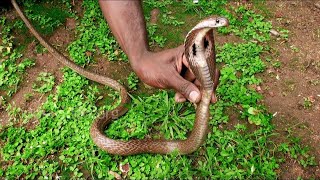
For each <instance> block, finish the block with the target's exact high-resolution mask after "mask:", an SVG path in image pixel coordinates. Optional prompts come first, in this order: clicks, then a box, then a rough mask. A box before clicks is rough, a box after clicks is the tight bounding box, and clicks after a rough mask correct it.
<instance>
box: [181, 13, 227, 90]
mask: <svg viewBox="0 0 320 180" xmlns="http://www.w3.org/2000/svg"><path fill="white" fill-rule="evenodd" d="M228 25H229V21H228V19H226V18H224V17H209V18H206V19H204V20H202V21H201V22H199V23H198V24H197V25H196V26H195V27H194V28H193V29H192V30H191V31H190V32H189V33H188V34H187V36H186V39H185V42H184V44H185V55H186V58H187V59H188V62H189V64H190V65H191V66H190V68H191V70H192V72H193V73H194V74H195V76H196V77H197V79H199V81H200V83H201V85H202V87H203V88H205V89H212V86H213V82H212V81H211V80H210V79H211V78H210V77H213V76H214V72H215V58H216V57H215V47H214V36H213V28H217V27H223V26H228ZM203 68H205V69H203ZM201 69H202V70H201ZM203 72H208V73H206V74H207V76H208V77H204V75H203Z"/></svg>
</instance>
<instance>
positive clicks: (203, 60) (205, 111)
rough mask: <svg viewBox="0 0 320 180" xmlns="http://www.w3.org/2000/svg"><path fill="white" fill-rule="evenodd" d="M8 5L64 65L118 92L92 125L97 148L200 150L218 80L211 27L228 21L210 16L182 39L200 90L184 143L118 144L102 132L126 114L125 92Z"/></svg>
mask: <svg viewBox="0 0 320 180" xmlns="http://www.w3.org/2000/svg"><path fill="white" fill-rule="evenodd" d="M11 2H12V4H13V6H14V8H15V9H16V10H17V12H18V14H19V16H20V17H21V18H22V20H23V21H24V22H25V24H26V25H27V27H28V28H29V29H30V31H31V32H32V34H33V35H34V36H35V37H36V38H37V39H38V40H39V41H40V43H41V44H42V45H43V46H44V47H45V48H47V50H48V51H49V52H50V53H51V54H52V55H53V56H54V57H55V58H57V59H58V60H59V61H60V62H61V63H62V64H63V65H65V66H67V67H69V68H71V69H72V70H74V71H76V72H77V73H79V74H80V75H82V76H84V77H86V78H88V79H90V80H92V81H96V82H98V83H101V84H103V85H106V86H109V87H111V88H113V89H114V90H116V91H119V92H120V96H121V103H120V105H119V106H118V107H117V108H115V109H114V110H112V111H110V112H107V113H105V114H102V115H101V116H99V117H98V118H97V119H96V120H95V121H94V122H93V124H92V126H91V129H90V134H91V137H92V139H93V141H94V143H95V144H96V145H97V146H98V147H100V148H101V149H103V150H105V151H107V152H108V153H110V154H118V155H133V154H139V153H159V154H169V153H172V152H173V151H178V152H179V153H180V154H189V153H192V152H194V151H195V150H197V149H198V148H199V147H200V145H201V144H202V143H203V141H204V140H205V138H206V136H207V131H208V122H209V116H210V114H209V105H210V100H211V96H212V93H213V92H214V90H213V89H214V82H216V81H215V80H216V79H217V78H218V77H217V76H218V73H216V72H218V71H217V70H216V67H215V47H214V38H213V28H216V27H222V26H226V25H228V20H227V19H226V18H223V17H219V18H213V17H211V18H207V19H205V20H203V21H201V22H200V23H199V24H197V25H196V26H195V27H194V28H193V29H192V30H191V31H190V32H189V33H188V35H187V36H186V39H185V43H184V44H185V56H186V58H187V60H188V63H189V65H190V68H191V70H192V72H193V73H194V74H195V76H196V78H197V79H198V80H199V81H200V83H201V89H200V90H201V96H202V98H201V101H200V103H199V104H198V106H197V110H196V119H195V123H194V127H193V130H192V131H191V133H190V135H189V137H188V138H187V139H186V140H153V139H142V140H129V141H121V140H114V139H111V138H108V137H106V136H105V134H104V130H105V128H106V126H107V125H108V124H109V123H110V122H111V121H112V120H113V119H116V118H119V117H120V116H122V115H123V114H125V113H126V112H127V111H128V109H127V108H126V107H125V104H126V103H127V102H128V101H129V97H128V94H127V91H126V89H125V88H124V87H123V86H122V85H121V84H120V83H118V82H117V81H116V80H113V79H111V78H108V77H104V76H101V75H98V74H95V73H92V72H90V71H88V70H86V69H83V68H81V67H79V66H78V65H76V64H75V63H74V62H72V61H71V60H69V59H68V58H67V57H65V56H64V55H63V54H62V53H60V52H59V51H58V50H57V49H55V48H54V47H53V46H52V45H51V44H49V43H48V42H47V41H46V40H44V39H43V38H42V37H41V35H40V34H39V33H38V32H37V31H36V30H35V29H34V27H33V26H32V25H31V23H30V21H29V20H28V19H27V18H26V17H25V15H24V14H23V12H22V11H21V9H20V8H19V6H18V4H17V3H16V1H15V0H11Z"/></svg>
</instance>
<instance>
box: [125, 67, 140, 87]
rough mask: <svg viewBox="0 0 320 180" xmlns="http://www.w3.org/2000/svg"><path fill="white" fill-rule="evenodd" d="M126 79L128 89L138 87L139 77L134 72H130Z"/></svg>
mask: <svg viewBox="0 0 320 180" xmlns="http://www.w3.org/2000/svg"><path fill="white" fill-rule="evenodd" d="M127 81H128V86H129V89H130V90H134V91H135V90H137V89H138V83H139V78H138V77H137V75H136V74H135V73H134V72H131V73H130V74H129V76H128V78H127Z"/></svg>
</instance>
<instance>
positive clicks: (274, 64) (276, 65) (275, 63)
mask: <svg viewBox="0 0 320 180" xmlns="http://www.w3.org/2000/svg"><path fill="white" fill-rule="evenodd" d="M272 66H273V67H274V68H280V67H281V61H278V60H277V61H275V62H273V63H272Z"/></svg>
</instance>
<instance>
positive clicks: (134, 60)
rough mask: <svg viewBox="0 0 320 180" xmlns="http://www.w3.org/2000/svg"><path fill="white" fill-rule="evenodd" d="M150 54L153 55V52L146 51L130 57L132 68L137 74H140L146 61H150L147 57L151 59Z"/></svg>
mask: <svg viewBox="0 0 320 180" xmlns="http://www.w3.org/2000/svg"><path fill="white" fill-rule="evenodd" d="M150 54H152V52H151V51H149V50H147V49H144V50H141V51H140V52H139V53H137V52H136V53H134V54H131V55H128V57H129V61H130V64H131V67H132V69H133V70H134V71H135V72H136V73H138V72H139V71H140V70H141V67H142V66H143V64H144V61H145V60H147V59H148V58H147V57H149V56H150Z"/></svg>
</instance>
